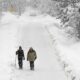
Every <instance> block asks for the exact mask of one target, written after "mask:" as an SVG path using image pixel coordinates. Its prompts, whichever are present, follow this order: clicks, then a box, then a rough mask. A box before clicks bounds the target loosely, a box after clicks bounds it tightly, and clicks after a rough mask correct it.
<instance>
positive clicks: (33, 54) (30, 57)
mask: <svg viewBox="0 0 80 80" xmlns="http://www.w3.org/2000/svg"><path fill="white" fill-rule="evenodd" d="M36 59H37V55H36V51H35V50H34V49H33V48H32V47H31V48H30V49H29V51H28V53H27V61H29V63H30V69H31V70H34V61H35V60H36Z"/></svg>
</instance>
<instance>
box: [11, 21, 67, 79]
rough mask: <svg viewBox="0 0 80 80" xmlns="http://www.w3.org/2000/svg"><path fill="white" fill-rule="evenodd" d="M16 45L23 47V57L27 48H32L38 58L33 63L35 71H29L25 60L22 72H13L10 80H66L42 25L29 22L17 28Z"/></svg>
mask: <svg viewBox="0 0 80 80" xmlns="http://www.w3.org/2000/svg"><path fill="white" fill-rule="evenodd" d="M18 45H21V46H22V47H23V49H24V51H25V56H26V55H27V52H28V49H29V47H33V48H34V49H35V50H36V52H37V56H38V58H37V60H36V62H35V71H30V70H29V64H28V62H27V61H26V60H25V61H24V68H23V70H14V71H13V77H12V80H67V77H66V76H65V73H64V72H63V71H62V68H61V66H60V65H59V63H58V61H57V57H56V56H55V53H54V52H55V51H54V49H53V48H52V45H51V40H50V38H49V35H48V33H47V31H46V30H45V28H44V25H43V24H41V23H36V22H31V23H28V24H27V25H24V26H19V29H18Z"/></svg>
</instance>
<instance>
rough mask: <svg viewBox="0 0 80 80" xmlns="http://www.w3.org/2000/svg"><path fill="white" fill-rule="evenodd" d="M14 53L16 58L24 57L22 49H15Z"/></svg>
mask: <svg viewBox="0 0 80 80" xmlns="http://www.w3.org/2000/svg"><path fill="white" fill-rule="evenodd" d="M16 55H18V60H20V59H23V58H24V51H23V50H18V51H16Z"/></svg>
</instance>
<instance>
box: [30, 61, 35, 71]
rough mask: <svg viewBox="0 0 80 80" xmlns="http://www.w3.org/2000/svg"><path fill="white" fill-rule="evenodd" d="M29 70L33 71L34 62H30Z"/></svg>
mask: <svg viewBox="0 0 80 80" xmlns="http://www.w3.org/2000/svg"><path fill="white" fill-rule="evenodd" d="M30 69H31V70H34V61H30Z"/></svg>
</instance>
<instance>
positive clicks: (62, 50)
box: [46, 22, 80, 80]
mask: <svg viewBox="0 0 80 80" xmlns="http://www.w3.org/2000/svg"><path fill="white" fill-rule="evenodd" d="M55 24H56V25H57V26H56V25H55ZM59 26H60V24H58V23H55V22H54V23H53V24H52V25H48V26H47V27H46V28H47V31H48V32H49V34H50V37H51V38H52V40H54V41H55V47H56V50H57V56H58V57H59V61H60V62H61V64H62V65H63V68H64V69H65V72H66V75H67V76H68V77H70V78H71V80H79V79H80V42H77V43H75V39H74V38H71V39H69V38H67V37H66V34H65V33H64V31H63V30H61V29H59ZM53 45H54V44H53Z"/></svg>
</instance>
